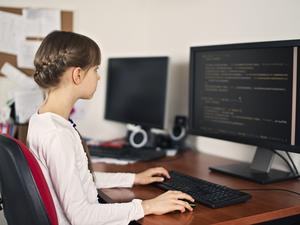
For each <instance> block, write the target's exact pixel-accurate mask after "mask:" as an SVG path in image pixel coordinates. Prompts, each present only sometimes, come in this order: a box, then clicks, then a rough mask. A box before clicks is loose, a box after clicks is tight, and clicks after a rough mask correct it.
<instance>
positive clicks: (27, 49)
mask: <svg viewBox="0 0 300 225" xmlns="http://www.w3.org/2000/svg"><path fill="white" fill-rule="evenodd" d="M40 44H41V41H37V40H35V41H26V40H25V41H23V42H22V43H21V46H20V48H19V53H18V56H17V64H18V67H21V68H27V69H34V65H33V61H34V56H35V53H36V52H37V50H38V48H39V46H40Z"/></svg>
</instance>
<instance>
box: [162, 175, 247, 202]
mask: <svg viewBox="0 0 300 225" xmlns="http://www.w3.org/2000/svg"><path fill="white" fill-rule="evenodd" d="M170 176H171V178H170V179H166V180H165V181H164V182H162V183H156V185H157V186H158V187H160V188H163V189H165V190H178V191H182V192H185V193H187V194H189V195H191V196H192V197H193V198H194V199H195V201H196V202H198V203H202V204H204V205H206V206H209V207H211V208H221V207H224V206H228V205H233V204H237V203H241V202H245V201H247V200H248V199H250V198H251V195H250V194H248V193H245V192H241V191H238V190H234V189H231V188H229V187H226V186H222V185H219V184H215V183H211V182H209V181H205V180H201V179H198V178H195V177H191V176H188V175H185V174H182V173H179V172H176V171H170Z"/></svg>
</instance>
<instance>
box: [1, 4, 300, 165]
mask: <svg viewBox="0 0 300 225" xmlns="http://www.w3.org/2000/svg"><path fill="white" fill-rule="evenodd" d="M0 5H1V6H17V7H20V6H22V7H25V6H28V7H49V8H60V9H64V10H72V11H73V12H74V31H76V32H79V33H83V34H86V35H88V36H90V37H92V38H93V39H94V40H95V41H97V43H98V44H99V45H100V47H101V49H102V52H103V62H102V65H101V66H102V69H101V71H102V80H101V82H100V84H99V87H98V90H97V92H96V94H95V97H94V99H93V100H91V101H89V102H87V103H86V104H87V109H88V110H87V114H86V116H85V117H84V118H82V119H81V120H80V121H78V122H79V129H80V130H81V131H82V133H83V134H84V135H86V136H89V137H93V138H101V139H110V138H115V137H119V136H122V135H124V133H125V129H124V125H122V124H117V123H112V122H108V121H104V120H103V109H104V99H105V82H106V64H107V58H108V57H111V56H146V55H168V56H170V59H171V64H170V87H169V91H168V119H167V126H166V128H169V127H170V124H171V122H172V120H173V117H174V115H176V114H187V106H188V95H187V93H188V61H189V47H190V46H195V45H209V44H222V43H237V42H252V41H269V40H280V39H297V38H300V14H299V8H300V1H299V0H186V1H184V0H164V1H162V0H127V1H124V0H123V1H122V0H86V1H80V0H73V1H67V0H52V1H46V0H26V1H25V0H0ZM1 83H2V85H1ZM3 86H4V85H3V81H2V80H1V79H0V92H1V96H3V95H4V94H5V87H3ZM0 101H1V99H0ZM196 145H197V147H198V148H199V149H201V151H204V152H209V153H211V154H217V155H222V156H225V157H229V158H234V159H238V160H245V161H249V160H250V159H251V158H252V155H253V151H252V149H253V147H251V146H246V145H240V144H234V143H230V142H225V141H218V140H214V139H210V138H204V137H201V138H196ZM276 164H277V165H279V166H281V164H282V163H281V161H280V160H278V162H277V163H276ZM298 164H299V163H298ZM283 165H284V164H282V166H283Z"/></svg>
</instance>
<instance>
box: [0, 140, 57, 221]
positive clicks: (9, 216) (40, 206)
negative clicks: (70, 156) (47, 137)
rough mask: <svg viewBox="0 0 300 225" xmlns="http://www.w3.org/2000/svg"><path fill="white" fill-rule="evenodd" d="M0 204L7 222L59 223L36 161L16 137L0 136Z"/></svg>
mask: <svg viewBox="0 0 300 225" xmlns="http://www.w3.org/2000/svg"><path fill="white" fill-rule="evenodd" d="M0 193H1V198H2V199H0V203H1V204H2V205H3V209H4V216H5V218H6V221H7V223H8V225H25V224H26V225H27V224H28V225H29V224H30V225H58V219H57V215H56V210H55V206H54V203H53V200H52V197H51V194H50V191H49V188H48V185H47V183H46V181H45V178H44V176H43V173H42V171H41V168H40V167H39V164H38V162H37V161H36V159H35V158H34V156H33V155H32V154H31V152H30V151H29V150H28V148H27V147H26V146H25V145H24V144H23V143H22V142H20V141H19V140H16V139H14V138H11V137H9V136H7V135H0Z"/></svg>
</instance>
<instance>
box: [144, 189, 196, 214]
mask: <svg viewBox="0 0 300 225" xmlns="http://www.w3.org/2000/svg"><path fill="white" fill-rule="evenodd" d="M184 200H187V201H190V202H194V201H195V200H194V199H193V198H192V197H191V196H190V195H188V194H186V193H183V192H181V191H167V192H165V193H163V194H161V195H159V196H158V197H156V198H153V199H149V200H144V201H143V202H142V206H143V209H144V214H145V216H146V215H149V214H155V215H162V214H165V213H168V212H172V211H175V210H178V211H180V212H185V210H186V209H188V210H189V211H193V208H192V207H191V206H190V204H189V203H188V202H186V201H184Z"/></svg>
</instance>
